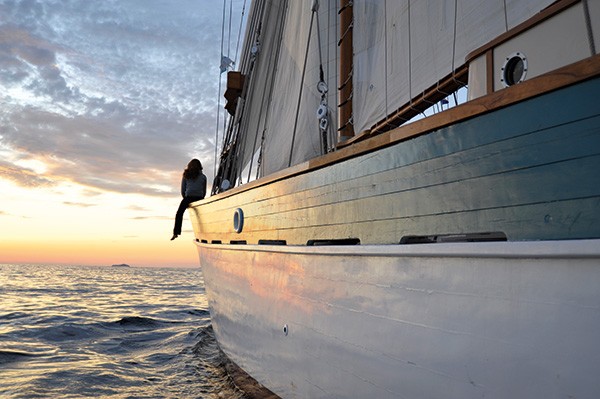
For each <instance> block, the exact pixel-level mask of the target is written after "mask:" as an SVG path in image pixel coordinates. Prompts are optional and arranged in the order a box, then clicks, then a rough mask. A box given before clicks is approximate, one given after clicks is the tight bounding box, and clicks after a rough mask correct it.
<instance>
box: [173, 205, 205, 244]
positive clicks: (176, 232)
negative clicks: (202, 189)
mask: <svg viewBox="0 0 600 399" xmlns="http://www.w3.org/2000/svg"><path fill="white" fill-rule="evenodd" d="M201 199H202V198H200V197H185V198H184V199H182V200H181V203H180V204H179V208H177V213H176V214H175V226H174V227H173V237H171V241H173V240H174V239H176V238H177V236H179V235H180V234H181V225H182V224H183V214H184V213H185V210H186V209H187V208H188V206H190V204H191V203H192V202H195V201H199V200H201Z"/></svg>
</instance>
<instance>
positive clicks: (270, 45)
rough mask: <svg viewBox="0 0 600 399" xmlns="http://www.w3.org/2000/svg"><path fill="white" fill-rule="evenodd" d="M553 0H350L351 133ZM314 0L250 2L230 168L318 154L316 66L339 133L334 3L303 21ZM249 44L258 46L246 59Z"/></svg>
mask: <svg viewBox="0 0 600 399" xmlns="http://www.w3.org/2000/svg"><path fill="white" fill-rule="evenodd" d="M553 2H554V0H444V1H440V0H395V1H393V0H354V2H353V4H354V6H353V7H354V10H353V13H354V22H353V46H354V59H353V78H352V79H353V85H354V89H353V94H352V96H353V97H352V100H353V122H354V131H355V132H356V133H360V132H361V131H364V130H366V129H369V128H371V127H372V126H373V125H375V124H376V123H378V122H381V121H382V120H384V119H385V118H386V116H387V115H389V114H391V113H393V112H394V111H396V110H397V109H399V108H401V107H402V106H404V105H406V104H409V103H410V101H411V99H415V98H417V97H418V96H419V95H420V94H421V93H422V92H423V91H425V90H427V89H428V88H430V87H432V86H434V85H435V84H436V82H438V81H440V80H441V79H443V78H445V77H446V76H448V75H450V74H451V73H452V72H453V71H454V70H456V69H458V68H459V67H460V66H462V65H463V64H464V63H465V57H466V56H467V55H468V54H469V53H470V52H472V51H473V50H475V49H477V48H478V47H480V46H482V45H484V44H486V43H487V42H489V41H490V40H492V39H494V38H495V37H497V36H498V35H500V34H502V33H504V32H505V31H507V30H509V29H511V28H513V27H514V26H516V25H518V24H520V23H521V22H524V21H525V20H527V19H529V18H530V17H532V16H533V15H535V14H536V13H538V12H540V11H541V10H543V9H544V8H546V7H547V6H548V5H550V4H552V3H553ZM312 4H313V0H298V1H297V0H293V1H292V0H281V1H279V0H256V1H254V2H253V6H252V7H253V8H252V9H251V14H250V15H251V17H250V18H251V19H252V21H251V22H249V24H248V30H247V33H246V41H245V47H244V55H243V56H242V59H243V60H244V61H243V62H242V73H243V74H245V75H247V76H248V78H249V79H247V81H248V85H247V88H246V93H245V97H244V98H245V101H243V102H242V104H243V113H242V115H241V117H240V115H237V116H236V118H235V120H236V122H235V124H236V126H235V129H236V130H238V131H239V134H238V135H237V137H238V140H239V141H240V142H239V143H238V144H239V146H238V147H237V150H236V157H237V159H238V162H240V164H238V165H237V170H238V171H241V170H242V168H244V167H247V165H248V163H249V162H250V160H252V159H256V158H257V156H256V155H257V154H258V153H259V152H260V151H262V159H261V170H260V172H261V173H260V174H261V175H263V176H265V175H268V174H270V173H273V172H276V171H278V170H281V169H284V168H286V167H288V166H290V165H296V164H298V163H301V162H304V161H306V160H308V159H311V158H313V157H316V156H318V155H320V154H321V153H322V147H321V142H320V130H319V119H318V117H317V109H318V108H319V105H320V103H321V95H320V93H319V92H318V90H317V83H318V82H319V79H320V72H319V71H320V70H319V66H320V64H322V65H323V70H324V75H325V76H324V78H325V81H326V83H327V84H328V87H329V92H328V95H327V108H328V110H329V129H331V130H330V132H336V131H337V103H338V99H337V90H336V88H337V86H338V84H339V82H338V60H337V57H338V47H337V41H338V40H339V36H340V34H339V25H338V15H337V11H338V1H337V0H320V1H319V10H318V16H319V24H318V25H317V23H316V20H313V25H312V28H311V17H312V16H313V12H312V11H311V6H312ZM317 29H319V34H317ZM309 38H310V46H309V52H308V55H306V48H307V42H308V40H309ZM319 38H320V41H319ZM255 43H259V46H260V50H259V51H258V53H256V56H252V48H253V47H255V46H254V44H255ZM319 55H321V57H320V56H319ZM253 57H254V58H253ZM249 60H254V62H252V61H249ZM305 64H306V71H305V77H304V81H302V71H303V68H304V67H305ZM300 93H302V97H301V98H300V100H299V95H300ZM290 154H291V159H290ZM254 168H256V165H255V166H254ZM244 179H245V177H244Z"/></svg>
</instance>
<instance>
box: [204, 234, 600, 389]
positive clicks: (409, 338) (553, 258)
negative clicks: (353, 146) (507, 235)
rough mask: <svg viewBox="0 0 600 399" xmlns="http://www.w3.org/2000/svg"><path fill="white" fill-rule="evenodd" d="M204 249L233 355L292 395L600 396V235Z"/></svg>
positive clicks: (215, 305)
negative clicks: (597, 237) (567, 238)
mask: <svg viewBox="0 0 600 399" xmlns="http://www.w3.org/2000/svg"><path fill="white" fill-rule="evenodd" d="M198 250H199V254H200V259H201V264H202V269H203V274H204V281H205V284H206V290H207V294H208V297H209V300H210V310H211V317H212V322H213V327H214V330H215V334H216V337H217V340H218V341H219V343H220V345H221V347H222V349H223V351H224V352H225V353H226V354H227V355H228V356H229V357H230V358H231V359H232V360H233V361H234V362H236V363H237V364H238V365H239V366H240V367H242V368H243V369H244V370H246V371H247V372H248V373H249V374H251V375H252V376H253V377H254V378H255V379H257V380H258V381H259V382H260V383H262V384H263V385H265V386H266V387H268V388H269V389H271V390H272V391H273V392H275V393H276V394H278V395H280V396H281V397H282V398H331V397H343V398H365V397H376V398H411V399H417V398H442V397H443V398H461V399H466V398H481V397H485V398H498V399H504V398H559V397H560V398H562V397H577V398H592V397H596V395H597V394H598V392H600V380H598V378H597V373H598V370H600V348H599V347H598V345H597V338H598V331H600V290H598V287H600V240H588V241H583V240H580V241H564V242H559V243H556V242H536V243H510V242H502V243H458V244H456V243H454V244H432V245H403V246H399V245H388V246H347V247H329V246H323V247H306V246H303V247H300V246H298V247H292V246H285V247H284V246H259V245H238V246H236V245H213V244H201V243H198Z"/></svg>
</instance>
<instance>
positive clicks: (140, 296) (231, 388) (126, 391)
mask: <svg viewBox="0 0 600 399" xmlns="http://www.w3.org/2000/svg"><path fill="white" fill-rule="evenodd" d="M224 361H225V359H224V356H223V355H222V353H221V352H220V351H219V349H218V346H217V343H216V341H215V338H214V334H213V332H212V328H211V324H210V317H209V313H208V304H207V299H206V296H205V293H204V286H203V280H202V274H201V271H200V270H199V269H174V268H160V269H158V268H137V267H135V268H127V267H89V266H88V267H84V266H80V267H77V266H56V265H6V264H5V265H0V397H1V398H84V397H102V398H244V394H243V393H242V392H241V391H239V390H238V389H237V388H236V387H235V385H234V384H233V382H232V381H231V379H230V378H229V376H228V374H227V372H226V370H225V367H224Z"/></svg>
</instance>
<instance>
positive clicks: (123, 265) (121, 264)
mask: <svg viewBox="0 0 600 399" xmlns="http://www.w3.org/2000/svg"><path fill="white" fill-rule="evenodd" d="M112 267H131V266H129V265H128V264H127V263H119V264H118V265H112Z"/></svg>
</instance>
